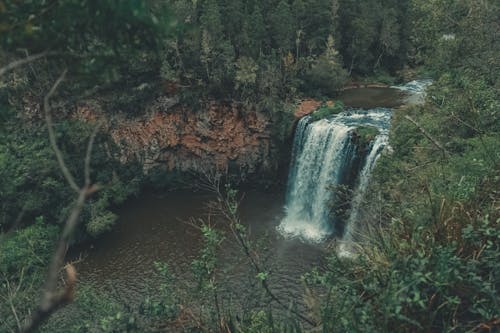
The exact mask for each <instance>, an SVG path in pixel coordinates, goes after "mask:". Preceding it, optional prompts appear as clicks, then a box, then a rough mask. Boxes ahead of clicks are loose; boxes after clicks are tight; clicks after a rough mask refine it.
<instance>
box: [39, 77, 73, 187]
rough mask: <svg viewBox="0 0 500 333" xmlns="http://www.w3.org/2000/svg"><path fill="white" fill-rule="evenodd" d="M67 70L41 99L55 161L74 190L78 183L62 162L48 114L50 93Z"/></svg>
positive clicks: (59, 82)
mask: <svg viewBox="0 0 500 333" xmlns="http://www.w3.org/2000/svg"><path fill="white" fill-rule="evenodd" d="M66 72H67V70H64V71H63V72H62V73H61V75H60V76H59V78H58V79H57V80H56V82H55V83H54V85H53V86H52V88H51V89H50V91H49V93H48V94H47V95H46V96H45V98H44V99H43V109H44V111H45V122H46V123H47V129H48V131H49V139H50V145H51V146H52V149H53V150H54V153H55V154H56V158H57V163H59V167H60V168H61V171H62V173H63V175H64V178H66V181H67V182H68V184H69V186H70V187H71V188H72V189H73V190H75V191H76V192H79V191H80V188H79V187H78V185H76V182H75V179H74V178H73V175H72V174H71V172H70V171H69V169H68V167H67V166H66V163H65V162H64V158H63V154H62V152H61V150H60V149H59V147H58V146H57V141H56V134H55V133H54V128H53V123H52V116H51V114H50V103H49V101H50V98H51V97H52V95H54V93H55V91H56V90H57V88H58V87H59V85H60V84H61V82H62V81H63V80H64V77H65V76H66Z"/></svg>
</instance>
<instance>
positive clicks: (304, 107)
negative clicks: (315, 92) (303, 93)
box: [294, 99, 321, 118]
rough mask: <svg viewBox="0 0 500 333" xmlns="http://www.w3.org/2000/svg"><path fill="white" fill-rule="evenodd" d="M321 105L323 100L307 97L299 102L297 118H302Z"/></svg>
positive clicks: (295, 114)
mask: <svg viewBox="0 0 500 333" xmlns="http://www.w3.org/2000/svg"><path fill="white" fill-rule="evenodd" d="M320 106H321V102H319V101H317V100H314V99H306V100H303V101H301V102H300V103H299V105H298V106H297V109H296V110H295V113H294V116H295V118H302V117H304V116H307V115H308V114H311V113H312V112H313V111H314V110H316V109H317V108H319V107H320Z"/></svg>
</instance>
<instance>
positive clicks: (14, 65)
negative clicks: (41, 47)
mask: <svg viewBox="0 0 500 333" xmlns="http://www.w3.org/2000/svg"><path fill="white" fill-rule="evenodd" d="M49 54H53V53H49V52H42V53H37V54H33V55H30V56H27V57H26V58H23V59H19V60H15V61H13V62H11V63H9V64H7V65H6V66H4V67H2V68H0V76H2V75H4V74H5V73H7V72H10V71H11V70H13V69H15V68H17V67H20V66H22V65H25V64H27V63H30V62H33V61H36V60H38V59H41V58H44V57H46V56H47V55H49Z"/></svg>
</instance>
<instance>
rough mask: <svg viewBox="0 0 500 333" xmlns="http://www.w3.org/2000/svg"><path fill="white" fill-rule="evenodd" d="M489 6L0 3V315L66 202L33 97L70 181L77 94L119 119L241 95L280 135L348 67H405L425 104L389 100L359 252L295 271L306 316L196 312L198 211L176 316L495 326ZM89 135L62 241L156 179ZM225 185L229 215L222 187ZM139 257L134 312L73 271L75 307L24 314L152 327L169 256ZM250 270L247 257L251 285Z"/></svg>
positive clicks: (209, 303)
mask: <svg viewBox="0 0 500 333" xmlns="http://www.w3.org/2000/svg"><path fill="white" fill-rule="evenodd" d="M499 16H500V11H499V5H498V3H497V1H494V0H432V1H428V0H399V1H397V0H293V1H292V0H192V1H187V0H169V1H159V0H144V1H141V0H123V1H115V0H79V1H77V0H39V1H38V0H35V1H29V0H26V1H18V0H0V45H1V50H0V59H1V64H0V232H1V234H0V279H1V281H2V282H1V283H0V299H1V300H2V303H1V306H0V318H1V320H0V331H1V332H16V331H23V327H25V325H26V324H27V323H28V322H29V318H30V317H31V314H32V313H33V312H34V311H35V309H37V304H38V302H39V298H40V293H41V290H42V289H43V285H44V283H45V281H46V275H47V270H48V268H47V267H48V263H49V262H50V261H51V258H52V256H53V253H54V251H55V247H56V244H57V240H58V238H59V236H60V234H61V231H62V230H63V228H64V226H65V224H66V222H67V219H68V216H69V215H70V214H71V212H72V211H73V209H74V206H75V204H74V203H75V198H74V196H75V192H74V191H73V190H72V189H71V187H70V186H68V185H67V183H66V180H65V176H64V175H63V173H62V172H61V167H60V163H58V162H57V160H56V156H55V154H54V151H53V150H54V147H53V146H52V145H51V141H50V139H49V134H48V127H47V123H46V121H45V120H44V118H45V117H44V111H47V110H45V109H46V107H45V104H48V105H49V107H50V109H51V112H52V117H53V118H54V131H55V133H56V140H57V143H58V147H59V149H60V150H61V154H62V155H63V157H64V160H65V162H66V165H67V167H68V169H69V171H70V172H71V173H72V174H73V175H74V176H75V182H76V183H77V184H78V186H80V185H82V184H85V180H86V179H85V178H86V174H85V172H84V169H85V167H84V165H85V163H84V159H85V156H86V153H87V142H88V140H89V138H92V137H93V134H92V133H93V132H94V128H95V123H92V122H90V123H89V122H85V121H82V120H80V119H78V118H75V117H71V114H72V112H74V110H75V108H76V105H77V104H78V103H80V102H82V101H89V100H99V102H100V105H101V107H102V108H103V109H104V112H106V113H108V114H117V113H120V114H125V115H126V116H127V117H131V118H132V117H136V116H141V115H143V114H144V113H145V112H146V110H145V108H144V105H145V104H146V103H147V102H148V101H151V100H152V99H154V98H157V97H158V96H162V95H168V97H175V98H177V97H178V98H179V100H180V102H181V103H182V105H183V106H185V107H187V108H191V109H194V110H197V112H203V107H204V105H205V104H204V103H206V102H207V101H210V100H218V101H230V102H235V103H240V104H243V105H244V106H245V107H246V110H247V112H253V111H255V110H259V111H262V112H264V113H266V114H267V115H268V116H269V119H270V123H271V124H272V127H273V129H272V132H273V136H274V137H273V138H274V139H275V140H278V141H280V142H285V139H286V138H285V137H286V135H287V132H286V128H288V127H289V125H290V123H291V122H293V119H292V118H293V116H292V115H291V114H290V112H289V110H290V109H292V108H293V107H292V105H293V104H294V103H295V102H296V101H297V100H298V99H300V98H305V97H314V98H317V99H320V100H327V99H330V98H335V96H336V95H337V94H338V92H339V90H340V89H341V88H342V87H343V86H344V85H346V84H347V82H348V81H357V80H367V81H383V82H384V83H395V82H398V81H400V80H401V79H402V78H404V77H405V76H406V73H417V74H416V75H417V76H420V77H422V76H423V77H426V78H429V77H430V78H433V80H434V82H433V85H432V86H431V87H430V88H429V89H428V93H427V99H426V103H425V104H424V105H422V106H409V107H406V108H402V109H399V110H396V111H394V117H393V118H394V119H393V128H392V130H391V134H390V141H391V145H392V148H393V152H392V153H387V154H384V155H383V156H382V158H381V159H380V161H379V162H378V165H377V167H376V169H375V176H374V178H375V179H374V180H373V182H372V184H371V186H370V188H369V191H368V194H367V199H366V200H367V203H366V205H365V207H364V211H363V212H362V214H361V218H362V220H364V221H366V222H367V223H368V224H369V225H371V226H372V227H373V228H372V227H368V228H367V229H369V230H367V234H368V236H367V237H366V239H365V240H364V241H363V242H360V244H359V255H358V256H356V257H354V258H349V259H345V258H339V257H338V256H337V255H336V252H335V251H332V253H331V256H329V258H328V259H327V265H326V266H327V267H326V268H325V269H323V270H318V271H314V272H312V273H311V274H308V275H307V276H305V277H304V282H305V283H306V284H307V285H308V287H310V288H311V289H314V288H318V290H320V291H321V292H319V293H318V294H317V295H315V297H316V298H315V303H316V304H319V305H318V307H317V311H315V312H314V311H311V312H314V314H313V315H312V317H314V320H312V319H311V320H310V322H307V320H306V321H305V322H304V317H305V318H306V319H307V318H308V316H309V314H308V313H298V312H297V311H295V312H294V311H292V312H290V313H289V314H290V317H289V318H288V319H289V320H285V321H280V318H274V317H273V315H272V313H270V311H271V310H269V308H268V307H265V306H263V307H262V308H261V309H256V310H255V311H253V312H251V313H242V314H235V313H232V312H231V309H224V308H223V309H220V308H218V307H217V309H216V310H217V314H215V313H216V311H215V310H214V307H215V306H216V305H217V306H218V303H217V304H214V303H213V298H212V295H213V294H214V291H215V295H217V294H216V292H217V286H214V285H213V280H211V277H212V275H213V272H214V270H215V269H216V267H218V266H217V265H218V261H217V255H216V252H217V247H218V246H219V245H220V239H221V235H220V234H219V231H217V230H213V229H211V228H208V227H207V228H204V229H202V232H203V236H204V240H205V243H204V244H205V247H204V251H203V252H202V253H201V254H200V258H198V259H197V261H195V262H194V263H193V267H194V269H195V272H196V273H195V274H198V275H196V276H197V278H200V281H201V282H203V283H201V282H200V284H201V285H203V288H200V289H199V293H200V295H202V296H200V298H199V302H200V303H203V304H202V305H203V306H202V308H203V309H205V312H203V315H202V316H201V315H200V318H199V320H200V322H202V323H201V324H200V323H191V324H192V327H191V328H192V329H193V330H194V331H203V330H205V331H222V328H223V325H222V323H225V324H226V326H224V327H225V328H227V331H228V332H229V331H231V332H233V331H234V332H237V331H242V332H282V331H287V332H300V331H307V330H308V329H311V327H310V326H311V323H314V324H315V325H316V329H319V330H322V331H324V332H346V331H347V332H368V331H370V332H390V331H398V332H481V331H488V330H490V331H494V330H495V329H496V330H498V329H499V325H500V323H499V318H500V306H499V304H498V287H499V281H500V264H499V262H500V260H499V259H500V258H499V253H500V251H499V250H500V249H499V246H500V232H499V219H500V216H499V209H498V198H499V196H498V189H499V188H500V183H499V180H500V174H499V160H500V152H499V149H498V142H499V140H500V137H499V130H500V128H499V121H498V110H499V109H500V101H499V99H498V96H500V89H499V88H500V87H499V76H500V58H499V56H498V55H499V54H500V26H499V22H500V17H499ZM65 71H67V74H66V75H65V76H64V81H62V84H61V85H59V87H58V89H57V91H54V94H53V95H52V96H50V97H51V100H50V101H49V99H48V97H47V96H48V93H49V91H50V90H51V88H52V87H53V86H54V82H55V81H56V80H57V79H58V78H63V77H62V76H61V73H63V72H65ZM414 75H415V74H414ZM165 87H169V88H168V89H166V88H165ZM44 100H45V102H48V103H44ZM93 148H94V149H93V155H92V160H91V161H90V169H91V170H92V181H93V182H95V183H96V184H99V187H100V189H99V191H98V192H97V193H94V194H93V195H91V196H90V195H89V197H88V198H87V200H86V201H85V204H84V205H83V206H82V211H81V214H79V224H78V227H77V228H76V230H74V232H72V233H71V244H72V245H74V244H76V243H80V242H83V241H85V240H89V239H93V238H97V237H99V236H100V235H102V234H103V233H105V232H107V231H109V230H111V229H112V228H113V225H114V224H115V223H116V221H117V216H116V214H115V213H114V208H116V207H117V206H118V205H120V204H122V203H123V202H124V201H125V200H126V199H127V198H129V197H130V196H132V195H134V194H138V193H140V191H141V189H142V188H143V187H144V186H150V185H151V183H154V182H155V179H157V178H154V179H153V178H152V177H151V175H146V174H144V172H143V171H144V170H143V168H142V166H141V165H140V163H139V162H138V161H137V162H131V163H127V164H123V163H121V162H120V160H119V159H118V158H116V156H119V148H118V147H117V146H116V145H115V144H114V143H113V141H112V140H111V139H110V137H109V133H107V132H106V131H104V130H101V131H99V132H97V134H96V137H95V142H94V144H93ZM163 176H165V175H163V174H160V177H163ZM165 177H167V176H165ZM174 177H175V176H174ZM225 195H226V196H225V200H228V203H229V204H228V205H226V206H225V208H226V209H229V211H230V212H231V214H229V215H230V217H231V218H232V220H231V221H233V222H234V221H237V218H236V215H237V214H236V213H237V209H236V208H237V205H236V203H235V201H232V200H234V195H235V193H234V192H233V190H231V189H229V190H228V191H227V192H225ZM373 216H377V218H376V219H375V218H373ZM375 224H376V227H374V226H375ZM235 225H236V226H237V228H236V230H238V232H237V233H236V234H237V235H238V237H240V238H239V241H241V244H242V246H243V248H244V250H245V251H246V252H245V251H244V252H245V253H246V254H247V255H248V253H252V251H253V249H251V250H252V251H250V250H249V247H250V246H251V245H250V244H249V243H246V242H245V241H243V236H242V235H244V232H243V231H242V229H244V227H242V226H241V224H239V223H236V224H235ZM156 266H157V267H156V268H157V270H158V272H159V277H158V279H159V281H161V287H160V290H158V291H157V292H156V294H155V295H153V296H152V297H151V298H148V300H147V301H146V302H144V304H142V307H141V309H140V310H137V309H131V308H130V307H129V306H128V305H127V304H120V303H119V302H113V301H109V302H107V301H105V300H103V299H102V298H100V297H99V296H98V293H97V292H96V290H95V288H94V287H93V286H88V285H85V286H82V288H81V289H79V291H78V293H77V296H76V298H75V307H76V310H75V311H76V313H77V315H72V316H69V317H68V319H67V320H66V321H64V320H62V321H61V319H60V318H57V320H52V318H50V316H49V315H50V314H51V313H49V315H48V316H47V318H44V323H43V324H42V325H41V326H40V327H39V328H38V329H39V330H40V331H42V332H45V331H46V332H56V331H60V332H67V331H74V332H89V331H92V332H123V331H138V332H142V331H157V330H158V329H163V330H165V331H168V323H171V322H173V321H174V319H175V318H178V317H177V316H178V315H179V311H180V309H181V308H182V306H181V304H182V300H180V299H179V298H178V297H177V295H178V294H176V292H175V286H174V285H172V283H171V279H170V275H169V270H168V267H167V266H166V265H163V264H161V263H158V264H157V265H156ZM257 267H258V266H257ZM267 278H268V276H267V272H263V271H262V272H259V274H257V279H259V282H261V283H262V285H263V286H264V287H265V288H269V287H268V285H267V284H266V279H267ZM269 278H272V276H271V277H269ZM298 283H299V282H298ZM197 290H198V289H197ZM325 295H326V296H325ZM274 301H276V300H274ZM221 318H222V319H221ZM197 325H198V326H197ZM308 325H309V326H308ZM313 326H314V325H313Z"/></svg>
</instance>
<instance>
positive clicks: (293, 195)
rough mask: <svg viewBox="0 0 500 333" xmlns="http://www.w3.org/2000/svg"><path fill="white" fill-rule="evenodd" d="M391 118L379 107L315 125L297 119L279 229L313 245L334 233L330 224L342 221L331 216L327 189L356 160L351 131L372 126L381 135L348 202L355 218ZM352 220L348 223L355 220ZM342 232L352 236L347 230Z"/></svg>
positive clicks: (354, 111)
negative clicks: (362, 126)
mask: <svg viewBox="0 0 500 333" xmlns="http://www.w3.org/2000/svg"><path fill="white" fill-rule="evenodd" d="M390 117H391V113H390V110H389V109H385V108H377V109H372V110H368V111H363V110H349V111H347V112H343V113H341V114H339V115H337V116H334V117H333V118H331V119H329V120H326V119H323V120H319V121H317V122H313V123H311V120H310V117H305V118H303V119H301V120H300V122H299V124H298V126H297V130H296V134H295V139H294V146H293V152H292V165H291V167H290V174H289V179H288V192H287V201H286V217H285V218H284V219H283V221H282V222H281V224H280V225H279V227H278V230H279V231H280V232H281V233H282V234H284V235H285V236H289V237H300V238H302V239H305V240H308V241H313V242H319V241H322V240H324V239H325V238H327V237H328V236H330V235H331V234H332V231H333V229H334V224H335V223H338V222H341V221H335V218H333V217H332V216H330V203H331V200H332V199H333V197H332V196H333V191H332V190H331V189H330V188H329V187H330V186H335V185H338V184H339V182H340V181H341V179H340V177H341V176H342V174H343V173H345V172H346V171H348V170H346V168H349V167H350V166H351V162H352V160H353V159H354V158H355V157H356V146H355V144H353V143H352V140H351V135H352V132H353V130H354V129H355V128H356V127H358V126H360V125H365V126H374V127H376V128H378V130H379V132H380V133H379V135H378V136H377V137H376V139H375V140H374V143H373V144H372V146H371V150H370V152H369V154H368V156H367V158H366V162H365V164H364V166H363V168H362V170H361V172H360V174H359V178H358V181H357V182H356V184H357V185H356V187H355V191H354V197H353V198H354V200H353V202H352V211H353V214H354V210H357V209H358V208H359V205H360V204H361V202H362V199H363V195H364V192H365V190H366V187H367V186H368V183H369V177H370V174H371V171H372V169H373V167H374V165H375V162H376V160H377V158H378V156H379V154H380V152H381V150H382V149H383V147H384V146H385V145H386V143H387V137H388V133H387V131H388V128H389V123H390ZM355 214H357V212H356V213H355ZM351 216H352V218H349V221H348V222H350V221H351V220H355V218H356V216H353V215H352V214H351ZM344 222H345V221H344ZM346 230H347V231H349V232H351V231H350V230H351V229H349V228H347V229H346Z"/></svg>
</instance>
